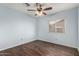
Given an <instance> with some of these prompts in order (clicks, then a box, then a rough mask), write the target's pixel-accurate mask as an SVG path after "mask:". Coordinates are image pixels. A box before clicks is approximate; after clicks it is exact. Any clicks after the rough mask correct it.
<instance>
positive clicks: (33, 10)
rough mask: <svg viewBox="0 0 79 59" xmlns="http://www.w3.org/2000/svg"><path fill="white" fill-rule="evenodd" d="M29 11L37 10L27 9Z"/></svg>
mask: <svg viewBox="0 0 79 59" xmlns="http://www.w3.org/2000/svg"><path fill="white" fill-rule="evenodd" d="M27 11H35V10H34V9H27Z"/></svg>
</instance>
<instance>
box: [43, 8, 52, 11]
mask: <svg viewBox="0 0 79 59" xmlns="http://www.w3.org/2000/svg"><path fill="white" fill-rule="evenodd" d="M43 10H44V11H47V10H52V7H48V8H45V9H43Z"/></svg>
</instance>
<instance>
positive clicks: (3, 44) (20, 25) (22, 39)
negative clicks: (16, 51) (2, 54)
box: [0, 6, 36, 50]
mask: <svg viewBox="0 0 79 59" xmlns="http://www.w3.org/2000/svg"><path fill="white" fill-rule="evenodd" d="M35 39H36V20H35V19H34V18H33V17H30V16H28V15H26V14H24V13H21V12H19V11H16V10H12V9H10V8H7V7H4V6H0V50H4V49H7V48H11V47H14V46H17V45H20V44H23V43H26V42H29V41H33V40H35Z"/></svg>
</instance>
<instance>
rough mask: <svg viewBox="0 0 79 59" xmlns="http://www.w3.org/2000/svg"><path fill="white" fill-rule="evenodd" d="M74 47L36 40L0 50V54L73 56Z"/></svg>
mask: <svg viewBox="0 0 79 59" xmlns="http://www.w3.org/2000/svg"><path fill="white" fill-rule="evenodd" d="M75 55H78V51H77V50H76V49H75V48H70V47H65V46H62V45H57V44H53V43H49V42H45V41H40V40H36V41H33V42H30V43H26V44H23V45H20V46H17V47H14V48H10V49H7V50H4V51H0V56H75Z"/></svg>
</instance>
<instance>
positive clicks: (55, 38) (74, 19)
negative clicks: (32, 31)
mask: <svg viewBox="0 0 79 59" xmlns="http://www.w3.org/2000/svg"><path fill="white" fill-rule="evenodd" d="M77 14H78V9H77V8H74V9H70V10H65V11H61V12H59V13H56V14H53V15H49V16H47V17H42V18H41V17H40V19H39V21H38V22H39V23H38V27H39V28H38V38H39V39H40V40H44V41H48V42H52V43H56V44H61V45H65V46H70V47H75V48H77V41H78V40H77V39H78V35H77V34H78V25H77V24H78V15H77ZM62 18H64V19H65V33H50V32H49V27H48V21H49V20H58V19H62Z"/></svg>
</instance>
